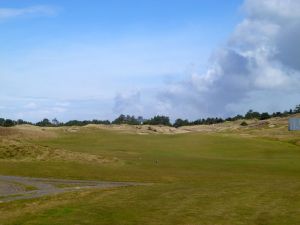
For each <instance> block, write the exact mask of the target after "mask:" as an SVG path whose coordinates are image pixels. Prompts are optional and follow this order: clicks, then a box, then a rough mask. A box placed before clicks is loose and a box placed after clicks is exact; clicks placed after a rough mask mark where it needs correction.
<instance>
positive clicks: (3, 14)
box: [0, 5, 57, 20]
mask: <svg viewBox="0 0 300 225" xmlns="http://www.w3.org/2000/svg"><path fill="white" fill-rule="evenodd" d="M56 13H57V8H55V7H52V6H47V5H38V6H31V7H25V8H0V20H1V19H11V18H16V17H21V16H28V15H31V16H44V15H46V16H51V15H55V14H56Z"/></svg>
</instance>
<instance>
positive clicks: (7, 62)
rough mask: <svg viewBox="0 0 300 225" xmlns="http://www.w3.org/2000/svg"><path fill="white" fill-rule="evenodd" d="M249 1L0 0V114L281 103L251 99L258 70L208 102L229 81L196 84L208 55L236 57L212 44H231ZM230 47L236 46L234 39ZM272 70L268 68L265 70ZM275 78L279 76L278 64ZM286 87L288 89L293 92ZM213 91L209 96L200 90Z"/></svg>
mask: <svg viewBox="0 0 300 225" xmlns="http://www.w3.org/2000/svg"><path fill="white" fill-rule="evenodd" d="M265 1H266V0H265ZM278 1H279V0H275V2H278ZM257 2H258V1H255V0H252V1H251V0H249V1H245V2H244V1H242V0H230V1H217V0H185V1H182V0H172V1H169V0H160V1H159V0H152V1H150V0H142V1H141V0H140V1H137V0H136V1H133V0H126V1H121V0H113V1H99V0H97V1H96V0H90V1H88V3H87V1H82V0H74V1H73V0H72V1H66V0H65V1H63V0H60V1H55V0H54V1H53V0H52V1H45V0H44V1H36V0H28V1H22V0H9V1H8V0H3V1H1V2H0V34H1V35H0V67H1V71H0V81H1V84H2V87H1V89H0V117H10V118H14V119H17V118H22V119H26V120H31V121H38V120H40V119H42V118H44V117H48V118H54V117H57V118H58V119H59V120H63V121H66V120H70V119H93V118H98V119H113V118H114V117H116V116H117V115H119V114H120V113H124V114H135V115H136V116H138V115H142V116H144V117H150V116H153V115H156V114H165V115H168V116H170V117H172V118H173V119H175V118H176V117H185V118H190V119H195V118H199V117H202V116H225V115H229V114H233V113H235V112H237V111H245V110H246V106H245V104H246V105H247V107H250V106H253V107H258V108H259V109H262V110H273V109H274V110H277V109H281V108H284V107H289V106H290V105H292V104H294V103H295V101H289V102H288V103H286V104H284V105H281V106H280V107H278V106H277V103H276V102H272V103H271V104H269V105H268V107H265V106H264V103H260V102H257V101H255V102H253V101H252V100H251V96H255V95H257V94H258V93H259V91H260V92H261V91H266V89H267V88H268V87H263V88H261V89H259V88H257V87H256V86H259V85H260V83H259V81H260V80H261V79H262V78H261V77H260V78H257V79H256V80H255V81H253V82H254V83H255V82H256V83H255V84H257V85H256V86H253V87H249V88H250V89H251V90H249V91H248V93H247V94H246V95H245V96H244V97H243V98H242V99H235V98H230V99H227V98H226V99H224V101H223V100H222V102H221V103H218V105H219V108H217V109H216V107H215V106H214V105H211V102H215V101H216V100H217V99H220V98H219V97H218V94H220V93H221V94H220V95H224V91H225V92H226V91H227V90H229V89H230V90H231V89H232V87H231V86H226V87H225V89H224V90H223V89H222V90H221V91H220V88H219V87H221V86H222V85H223V84H224V83H226V81H225V80H230V79H225V80H222V79H221V80H215V79H212V80H213V83H214V86H213V88H211V87H209V89H211V90H214V89H216V91H215V92H211V93H207V92H205V93H202V91H200V92H199V83H197V82H201V84H200V86H201V88H202V86H203V85H206V86H205V87H208V86H209V84H208V83H207V82H208V81H207V80H209V79H210V78H209V79H208V78H206V77H207V76H208V75H207V74H208V73H209V71H212V70H216V68H211V65H215V64H217V65H221V67H222V69H223V70H224V69H225V68H227V66H224V65H223V64H222V62H223V61H226V65H231V64H232V63H236V64H235V65H234V67H238V66H239V65H240V63H239V61H237V60H235V58H232V55H231V54H228V52H226V53H224V54H225V55H226V56H225V59H223V58H222V59H220V57H221V56H220V55H222V54H221V53H220V52H223V51H224V49H225V50H226V49H229V48H230V49H237V48H240V47H239V46H240V43H238V44H239V45H238V44H230V43H231V41H232V40H235V41H236V38H235V35H236V33H238V29H239V27H241V26H243V23H245V21H247V20H248V21H249V20H251V18H252V17H253V15H252V14H253V12H255V13H256V12H257V11H258V9H257V8H255V7H257V4H259V3H257ZM262 2H263V1H262ZM278 4H279V3H278ZM251 7H252V8H251ZM263 7H265V8H266V10H268V8H267V7H269V6H268V5H267V6H264V5H263V6H262V8H263ZM272 7H273V6H272ZM258 8H260V7H258ZM273 8H274V7H273ZM273 8H272V9H273ZM245 11H246V12H245ZM251 13H252V14H251ZM275 13H276V12H275ZM256 14H257V15H258V13H256ZM256 14H254V15H255V16H256ZM255 19H256V20H257V18H255ZM296 19H298V18H296ZM294 20H295V18H294ZM263 29H264V30H266V29H267V28H263ZM268 29H269V28H268ZM258 35H259V34H258ZM257 37H258V36H257ZM241 39H242V40H244V39H245V37H242V38H241ZM244 44H245V43H244ZM248 44H249V43H247V46H248ZM252 48H253V49H255V46H253V47H252ZM235 51H236V52H237V53H238V55H240V56H243V57H245V55H246V54H245V52H243V54H242V53H241V52H242V51H241V49H238V50H235ZM222 57H223V56H222ZM222 60H223V61H222ZM228 60H229V61H228ZM234 60H235V61H234ZM278 67H280V65H279V66H278ZM230 68H231V67H230ZM267 69H268V68H267ZM223 70H222V71H223ZM234 71H236V70H234ZM268 71H269V70H268ZM231 72H232V71H230V72H229V74H231ZM276 72H278V71H271V72H270V73H271V75H270V76H271V77H272V76H273V75H274V74H278V73H276ZM209 76H210V75H209ZM274 76H275V75H274ZM295 76H296V75H293V77H295ZM214 77H218V74H215V75H214ZM202 79H204V80H205V81H203V80H202ZM234 79H235V80H239V77H237V76H235V77H234ZM276 79H277V80H278V82H281V83H283V82H284V81H285V80H284V79H283V78H282V77H281V75H280V74H279V75H276ZM295 79H296V78H295ZM195 80H196V81H195ZM272 80H274V79H273V78H272ZM220 82H222V85H219V84H218V83H220ZM263 82H265V80H263ZM232 83H235V82H231V83H230V85H231V84H232ZM276 84H277V83H276ZM215 85H218V86H215ZM275 86H276V85H275ZM272 87H273V86H272ZM222 88H223V86H222ZM226 88H227V89H226ZM247 88H248V87H247ZM201 90H202V89H201ZM253 90H255V91H256V92H253ZM280 90H281V89H280V87H278V86H276V87H275V90H272V91H275V92H276V93H277V94H278V95H280V94H281V92H280ZM238 91H239V90H238ZM182 92H184V93H182ZM216 93H217V94H216ZM266 94H273V92H268V93H264V94H263V95H264V96H265V95H266ZM288 94H289V95H293V96H296V97H294V98H295V99H297V96H298V92H289V93H288ZM214 95H216V96H215V98H216V99H210V97H211V96H214ZM228 95H229V96H230V95H231V94H230V93H229V94H228ZM207 96H209V98H208V97H207ZM204 98H205V99H208V101H210V103H205V102H204V101H203V99H204ZM201 99H202V100H201Z"/></svg>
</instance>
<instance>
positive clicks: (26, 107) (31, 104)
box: [24, 102, 37, 109]
mask: <svg viewBox="0 0 300 225" xmlns="http://www.w3.org/2000/svg"><path fill="white" fill-rule="evenodd" d="M24 108H25V109H36V108H37V104H36V103H34V102H30V103H27V104H26V105H25V106H24Z"/></svg>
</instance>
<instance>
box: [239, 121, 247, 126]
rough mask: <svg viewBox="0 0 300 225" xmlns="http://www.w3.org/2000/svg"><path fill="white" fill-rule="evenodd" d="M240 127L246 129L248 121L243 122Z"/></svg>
mask: <svg viewBox="0 0 300 225" xmlns="http://www.w3.org/2000/svg"><path fill="white" fill-rule="evenodd" d="M240 125H241V126H243V127H245V126H248V123H247V122H246V121H243V122H242V123H241V124H240Z"/></svg>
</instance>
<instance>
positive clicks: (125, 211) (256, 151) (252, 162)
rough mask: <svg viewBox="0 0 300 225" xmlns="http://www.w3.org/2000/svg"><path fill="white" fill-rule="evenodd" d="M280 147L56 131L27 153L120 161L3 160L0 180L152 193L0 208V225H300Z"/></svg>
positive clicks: (290, 164)
mask: <svg viewBox="0 0 300 225" xmlns="http://www.w3.org/2000/svg"><path fill="white" fill-rule="evenodd" d="M266 129H267V128H266ZM271 130H272V129H271ZM272 131H273V130H272ZM251 132H254V131H251ZM258 132H261V131H258ZM292 136H293V137H292V139H293V140H295V141H296V142H297V140H300V136H299V133H293V135H292ZM289 140H290V139H286V140H285V139H282V140H280V141H278V140H276V139H269V138H267V139H265V138H261V137H259V138H258V137H255V135H251V136H249V137H248V136H241V135H240V133H238V134H236V133H235V132H225V133H224V132H223V133H210V134H205V133H188V134H176V135H137V134H126V133H124V132H121V133H120V132H115V131H114V132H113V131H109V130H107V129H106V130H101V129H95V128H83V129H80V130H79V131H77V132H62V131H59V132H58V133H57V135H56V136H53V137H51V138H42V139H36V140H32V141H31V142H30V144H32V145H37V146H47V148H51V149H64V150H65V151H68V152H72V153H74V154H77V153H78V154H92V155H100V156H104V157H108V158H113V157H117V158H118V159H120V161H118V162H115V163H107V164H99V163H94V162H85V161H80V160H78V162H76V161H61V162H57V161H53V160H48V161H18V160H16V161H9V160H7V161H3V162H1V163H0V173H1V174H3V175H23V176H36V177H55V178H74V179H90V180H93V179H95V180H109V181H137V182H149V183H152V184H151V185H147V186H138V187H126V188H115V189H108V190H105V191H103V190H98V191H97V190H84V191H80V192H74V193H66V194H62V195H58V196H51V197H43V198H40V199H35V200H22V201H16V202H11V203H5V204H3V203H2V204H0V224H1V225H2V224H49V225H50V224H51V225H52V224H72V225H73V224H130V225H131V224H137V225H140V224H150V225H151V224H153V225H157V224H172V225H173V224H186V225H191V224H193V225H194V224H195V225H197V224H201V225H202V224H204V225H217V224H222V225H223V224H224V225H227V224H228V225H232V224H247V225H248V224H249V225H250V224H251V225H252V224H258V225H269V224H270V225H271V224H274V225H275V224H278V225H282V224H284V225H289V224H291V225H294V224H300V147H299V146H297V145H296V144H295V143H291V142H290V141H289Z"/></svg>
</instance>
